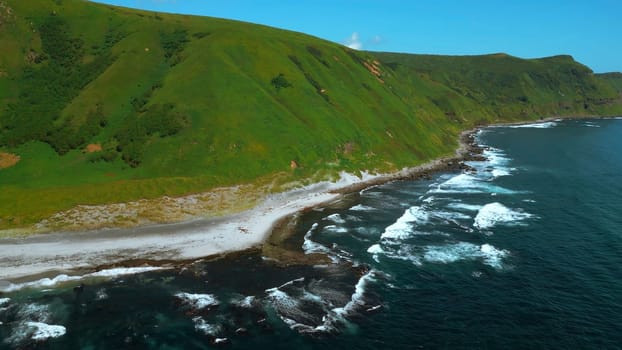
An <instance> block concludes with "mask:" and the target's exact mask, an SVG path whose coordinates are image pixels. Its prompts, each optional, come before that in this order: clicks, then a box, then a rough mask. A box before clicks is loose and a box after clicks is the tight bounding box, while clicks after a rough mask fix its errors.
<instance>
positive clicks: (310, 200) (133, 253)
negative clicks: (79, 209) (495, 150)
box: [0, 132, 474, 284]
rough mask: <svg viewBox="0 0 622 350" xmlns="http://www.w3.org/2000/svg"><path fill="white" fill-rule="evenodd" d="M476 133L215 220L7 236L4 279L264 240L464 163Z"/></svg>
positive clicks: (180, 256) (183, 256)
mask: <svg viewBox="0 0 622 350" xmlns="http://www.w3.org/2000/svg"><path fill="white" fill-rule="evenodd" d="M472 135H473V133H472V132H465V133H463V135H462V138H461V146H460V148H459V149H458V150H457V151H456V156H454V157H449V158H443V159H437V160H433V161H431V162H428V163H425V164H423V165H420V166H417V167H412V168H407V169H403V170H402V171H399V172H397V173H393V174H383V175H371V174H367V173H363V174H362V175H361V176H360V177H358V176H354V175H351V174H347V173H342V174H341V177H340V179H339V180H338V181H334V182H329V181H324V182H319V183H315V184H312V185H309V186H305V187H302V188H298V189H295V190H291V191H288V192H284V193H279V194H273V195H269V196H268V197H266V198H265V200H263V201H262V202H261V203H260V204H259V205H257V206H256V207H254V208H253V209H250V210H247V211H244V212H241V213H238V214H235V215H230V216H224V217H219V218H214V219H195V220H192V221H186V222H180V223H174V224H166V225H149V226H143V227H136V228H117V229H103V230H95V231H84V232H59V233H47V234H38V235H32V236H26V237H23V238H7V239H2V240H0V282H2V283H4V284H7V283H9V282H16V281H19V282H23V281H30V280H33V279H36V278H40V277H41V276H46V277H50V276H56V275H59V274H68V275H71V274H72V273H75V271H76V270H77V269H81V270H83V271H82V272H84V270H86V272H92V271H96V270H98V269H100V268H102V267H104V266H105V267H110V266H124V265H129V266H135V265H136V264H137V263H136V262H137V261H150V262H155V263H159V264H162V263H166V262H172V261H185V260H192V259H198V258H203V257H208V256H214V255H222V254H226V253H230V252H235V251H241V250H246V249H250V248H254V247H260V246H261V244H262V243H263V242H264V241H265V240H266V239H267V238H268V237H269V235H270V233H271V231H272V228H273V227H274V225H275V223H276V222H278V221H279V220H281V219H283V218H284V217H286V216H288V215H292V214H294V213H296V212H299V211H301V210H304V209H305V208H310V207H314V206H318V205H320V204H323V203H327V202H331V201H335V200H337V199H338V198H339V197H340V196H341V195H342V194H343V193H348V192H354V191H359V190H360V189H363V188H366V187H369V186H372V185H377V184H381V183H385V182H388V181H393V180H399V179H409V178H416V177H423V176H428V175H429V174H431V173H432V172H435V171H439V170H452V169H453V170H455V169H460V166H461V163H460V161H461V160H464V159H465V156H468V155H470V154H471V155H472V154H473V153H474V151H473V142H472Z"/></svg>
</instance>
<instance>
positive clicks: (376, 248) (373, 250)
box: [367, 244, 384, 254]
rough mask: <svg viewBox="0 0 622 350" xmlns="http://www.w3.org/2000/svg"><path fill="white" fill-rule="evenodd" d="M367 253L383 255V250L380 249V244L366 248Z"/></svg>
mask: <svg viewBox="0 0 622 350" xmlns="http://www.w3.org/2000/svg"><path fill="white" fill-rule="evenodd" d="M367 252H368V253H369V254H382V253H384V249H382V247H381V246H380V244H374V245H372V246H371V247H369V248H367Z"/></svg>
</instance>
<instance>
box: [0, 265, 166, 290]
mask: <svg viewBox="0 0 622 350" xmlns="http://www.w3.org/2000/svg"><path fill="white" fill-rule="evenodd" d="M162 269H165V268H164V267H154V266H145V267H119V268H113V269H106V270H101V271H97V272H93V273H88V274H86V275H80V276H69V275H66V274H61V275H58V276H56V277H54V278H48V277H46V278H42V279H40V280H36V281H31V282H24V283H9V284H8V285H6V286H1V287H0V292H5V293H8V292H14V291H18V290H21V289H24V288H48V287H54V286H56V285H59V284H62V283H66V282H73V281H79V280H83V279H87V278H101V277H106V278H114V277H119V276H124V275H134V274H139V273H144V272H150V271H157V270H162Z"/></svg>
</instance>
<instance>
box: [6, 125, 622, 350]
mask: <svg viewBox="0 0 622 350" xmlns="http://www.w3.org/2000/svg"><path fill="white" fill-rule="evenodd" d="M479 140H480V142H481V143H482V144H484V145H487V146H488V147H489V148H488V150H487V151H486V152H485V156H486V158H487V161H482V162H472V163H470V165H471V166H472V167H473V169H474V170H473V171H471V172H468V173H461V174H459V173H451V174H439V175H437V176H436V177H434V178H433V179H431V180H427V181H410V182H394V183H390V184H386V185H383V186H378V187H373V188H370V189H367V190H365V191H362V192H361V193H359V194H353V195H349V196H348V197H347V198H345V199H344V200H343V201H342V202H340V203H336V204H335V205H332V206H329V207H326V208H318V209H316V210H313V211H310V212H308V213H306V214H304V215H303V216H302V217H301V218H300V220H299V224H298V226H297V228H296V232H297V233H296V235H295V236H294V237H292V238H291V239H290V240H289V241H288V242H286V246H288V247H291V248H292V249H298V250H300V249H304V250H305V251H307V252H308V253H311V252H319V253H323V254H327V255H329V256H330V257H331V259H332V263H330V264H327V265H322V266H304V265H301V266H289V267H282V266H279V265H278V264H275V263H274V262H273V261H270V260H267V259H265V258H262V257H261V255H260V254H259V253H248V254H241V255H238V256H233V257H229V258H227V259H222V260H218V261H212V262H209V261H199V262H196V263H194V264H191V265H188V266H186V267H184V268H183V269H171V270H161V271H152V272H147V273H143V274H128V275H123V276H119V277H115V278H103V277H89V278H84V279H82V280H79V281H78V280H77V281H72V282H67V283H61V284H57V285H54V286H53V287H51V288H50V289H43V288H41V287H39V288H23V289H21V290H18V291H15V292H11V293H5V294H4V295H0V322H2V324H0V338H1V339H2V342H0V348H2V349H4V348H6V349H9V348H41V349H209V348H218V347H227V348H232V349H247V348H254V349H262V348H265V349H291V348H294V347H295V348H297V349H324V348H350V349H415V348H423V349H444V348H446V349H507V348H513V349H575V348H577V349H619V348H622V216H621V215H620V213H622V175H621V174H622V154H621V152H620V150H622V120H592V121H585V120H580V121H558V122H552V123H547V124H541V125H537V126H528V127H520V128H519V127H502V128H490V129H486V130H484V131H483V132H481V133H480V134H479ZM79 283H84V284H85V286H84V289H83V290H82V291H80V290H77V291H74V290H73V288H74V287H76V286H78V284H79ZM2 298H4V299H2ZM33 338H34V339H33ZM225 338H226V340H224V339H225ZM220 341H222V343H217V342H220Z"/></svg>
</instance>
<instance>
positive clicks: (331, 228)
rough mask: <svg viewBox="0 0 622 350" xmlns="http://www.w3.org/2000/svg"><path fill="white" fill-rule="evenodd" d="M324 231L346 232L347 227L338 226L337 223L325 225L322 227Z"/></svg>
mask: <svg viewBox="0 0 622 350" xmlns="http://www.w3.org/2000/svg"><path fill="white" fill-rule="evenodd" d="M323 230H324V231H328V232H331V233H347V232H348V229H347V228H345V227H340V226H337V225H327V226H324V228H323Z"/></svg>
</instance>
